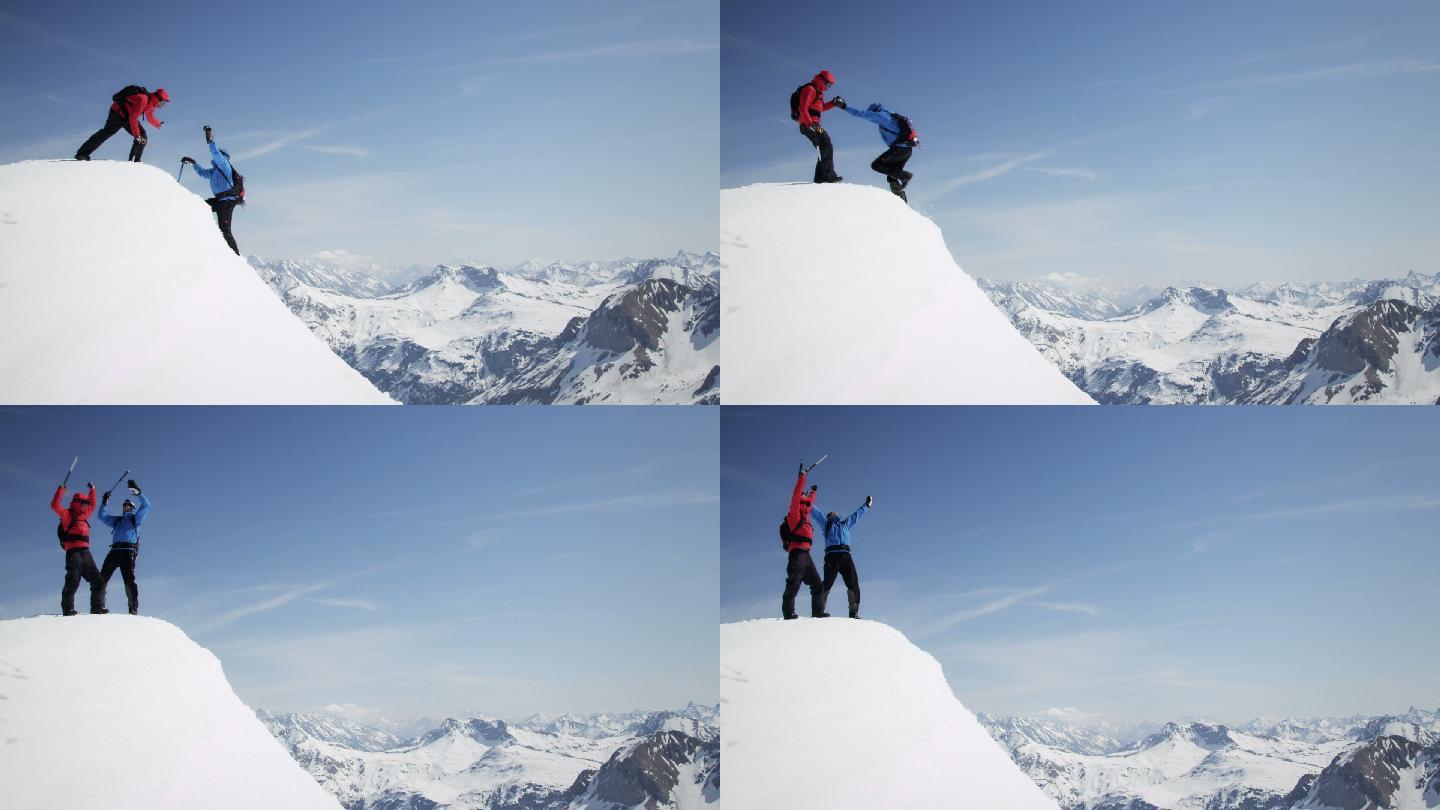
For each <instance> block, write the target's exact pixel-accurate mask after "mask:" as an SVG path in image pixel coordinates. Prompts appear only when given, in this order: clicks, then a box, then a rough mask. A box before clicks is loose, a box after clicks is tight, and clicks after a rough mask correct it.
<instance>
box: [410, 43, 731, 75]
mask: <svg viewBox="0 0 1440 810" xmlns="http://www.w3.org/2000/svg"><path fill="white" fill-rule="evenodd" d="M718 48H719V43H716V42H702V41H698V40H693V39H652V40H641V41H636V42H621V43H616V44H614V45H599V46H595V47H591V48H574V49H570V50H563V51H545V52H541V53H529V54H521V55H518V56H502V57H497V58H494V59H485V60H481V61H478V62H466V63H464V64H460V65H449V66H446V67H439V68H435V69H434V72H441V73H444V72H449V71H456V70H473V69H475V68H482V67H491V66H494V65H532V64H540V63H545V62H571V61H578V60H584V59H600V58H607V57H636V56H666V55H671V54H686V53H702V52H705V51H713V50H717V49H718Z"/></svg>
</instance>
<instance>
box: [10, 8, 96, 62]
mask: <svg viewBox="0 0 1440 810" xmlns="http://www.w3.org/2000/svg"><path fill="white" fill-rule="evenodd" d="M0 27H5V28H14V29H16V30H18V31H20V32H22V33H23V34H24V35H25V36H24V39H25V40H27V41H31V42H36V41H38V42H42V43H44V44H45V45H48V46H51V47H59V48H64V49H66V50H70V51H74V52H76V53H83V54H85V55H86V56H90V57H93V58H95V59H99V60H101V61H104V62H119V61H120V59H119V58H118V57H117V56H115V55H113V54H109V53H106V52H105V51H102V50H100V49H99V48H95V47H92V46H90V45H87V44H85V43H83V42H80V41H79V40H76V39H71V38H70V37H67V36H65V35H63V34H59V33H56V32H55V31H52V30H50V29H48V28H45V27H44V26H41V25H38V24H36V23H33V22H30V21H29V20H26V19H24V18H22V17H17V16H15V15H14V14H11V13H9V12H6V11H0Z"/></svg>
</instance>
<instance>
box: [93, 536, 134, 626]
mask: <svg viewBox="0 0 1440 810" xmlns="http://www.w3.org/2000/svg"><path fill="white" fill-rule="evenodd" d="M139 554H140V552H139V551H136V550H135V549H133V548H123V549H122V548H113V547H112V548H111V549H110V553H109V554H106V555H105V567H104V568H103V569H101V571H100V579H102V580H103V583H102V587H101V591H100V592H101V593H102V594H103V593H104V592H105V591H104V586H107V585H109V584H110V577H111V575H113V574H114V573H115V569H116V568H119V569H120V579H122V580H124V582H125V600H126V601H127V602H128V603H129V606H130V615H131V616H134V615H135V614H137V613H139V612H140V586H139V585H136V584H135V558H136V557H137V556H139Z"/></svg>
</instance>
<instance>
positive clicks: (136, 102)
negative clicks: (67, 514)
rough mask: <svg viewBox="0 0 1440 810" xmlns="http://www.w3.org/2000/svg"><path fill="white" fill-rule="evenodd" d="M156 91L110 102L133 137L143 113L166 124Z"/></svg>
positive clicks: (152, 121) (153, 123) (154, 122)
mask: <svg viewBox="0 0 1440 810" xmlns="http://www.w3.org/2000/svg"><path fill="white" fill-rule="evenodd" d="M158 92H160V91H158V90H157V91H155V93H158ZM155 93H149V94H146V93H131V94H130V95H128V96H126V97H125V108H124V109H121V108H120V104H119V103H118V102H114V101H112V102H110V109H112V110H114V111H115V112H117V113H119V114H120V115H123V116H125V126H126V127H127V128H129V130H130V136H131V137H134V138H138V137H140V116H141V114H144V116H145V118H147V119H148V120H149V121H150V125H151V126H153V127H155V128H157V129H158V128H160V127H162V126H164V125H165V122H164V121H158V120H156V118H155V111H156V110H158V109H160V105H159V104H157V103H156V101H155ZM91 500H94V499H93V498H92V499H91Z"/></svg>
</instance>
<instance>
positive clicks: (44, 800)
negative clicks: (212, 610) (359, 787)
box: [0, 615, 340, 810]
mask: <svg viewBox="0 0 1440 810" xmlns="http://www.w3.org/2000/svg"><path fill="white" fill-rule="evenodd" d="M0 741H3V743H0V744H3V748H4V756H0V786H3V788H0V791H3V794H0V805H3V806H4V807H6V808H10V809H11V810H30V809H31V808H33V810H50V808H62V807H104V808H110V809H112V810H129V809H130V808H133V810H170V809H171V808H173V809H174V810H182V808H183V809H184V810H190V808H197V807H204V808H208V809H209V810H228V809H229V808H234V810H250V808H257V807H284V808H287V809H290V810H308V808H316V810H322V809H324V810H339V807H340V805H339V803H338V802H336V801H335V799H334V798H333V797H331V796H330V795H329V794H327V793H326V792H325V790H324V789H323V788H321V787H320V785H319V784H318V783H317V782H316V781H315V780H314V779H312V778H310V774H308V773H306V772H305V771H304V770H303V769H302V768H301V767H300V766H299V765H297V764H296V763H295V761H294V760H293V759H291V758H290V755H289V754H288V753H286V751H285V749H284V748H283V747H282V746H281V745H280V744H279V743H278V742H276V741H275V739H274V738H273V737H271V736H270V734H269V732H267V731H266V729H265V726H264V725H262V724H261V723H260V721H259V720H258V719H256V717H255V715H254V714H252V713H251V711H250V709H249V708H247V707H246V706H245V704H244V703H241V702H240V698H238V697H236V695H235V693H234V691H232V690H231V688H230V684H229V683H228V682H227V681H226V680H225V675H224V673H223V672H221V670H220V662H219V660H217V659H216V658H215V656H213V655H211V654H210V653H209V652H208V651H206V650H205V649H204V648H203V647H200V646H199V645H197V644H196V643H195V642H193V641H191V640H190V639H189V638H187V637H186V636H185V634H184V633H182V632H181V631H180V629H179V628H178V627H175V626H174V625H172V624H169V623H167V622H163V621H160V620H159V619H151V618H145V617H137V616H121V615H102V616H69V617H64V618H62V617H58V616H37V617H33V618H29V619H12V620H9V621H0Z"/></svg>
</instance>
